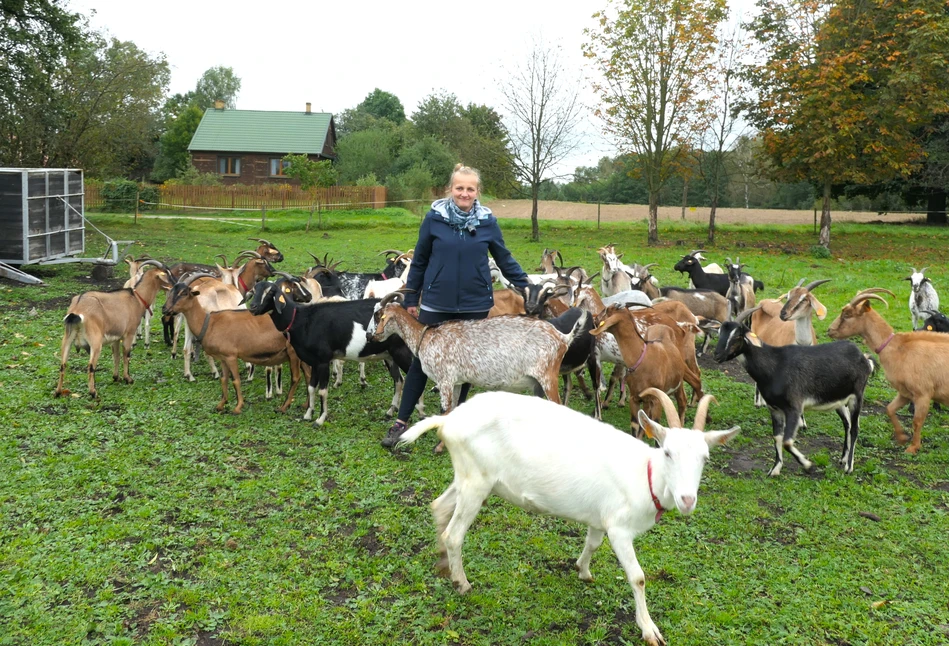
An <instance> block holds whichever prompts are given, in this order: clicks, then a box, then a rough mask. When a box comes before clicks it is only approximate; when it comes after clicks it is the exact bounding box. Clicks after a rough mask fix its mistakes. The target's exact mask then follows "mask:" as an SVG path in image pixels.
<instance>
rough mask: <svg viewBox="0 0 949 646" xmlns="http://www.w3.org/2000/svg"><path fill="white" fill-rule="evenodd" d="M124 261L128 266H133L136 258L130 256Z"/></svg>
mask: <svg viewBox="0 0 949 646" xmlns="http://www.w3.org/2000/svg"><path fill="white" fill-rule="evenodd" d="M122 260H123V261H124V262H125V263H126V264H128V265H131V264H132V263H133V262H135V258H133V257H132V256H130V255H129V256H125V258H122Z"/></svg>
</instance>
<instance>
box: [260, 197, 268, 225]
mask: <svg viewBox="0 0 949 646" xmlns="http://www.w3.org/2000/svg"><path fill="white" fill-rule="evenodd" d="M266 228H267V202H264V203H263V204H261V205H260V230H261V231H263V230H265V229H266Z"/></svg>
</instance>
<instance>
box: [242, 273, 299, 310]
mask: <svg viewBox="0 0 949 646" xmlns="http://www.w3.org/2000/svg"><path fill="white" fill-rule="evenodd" d="M237 282H238V284H240V286H241V289H243V290H244V293H245V294H246V293H247V292H249V291H250V289H248V287H247V283H245V282H244V279H243V278H242V277H241V275H240V274H237ZM294 313H296V310H294Z"/></svg>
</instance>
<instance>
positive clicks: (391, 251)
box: [376, 249, 402, 256]
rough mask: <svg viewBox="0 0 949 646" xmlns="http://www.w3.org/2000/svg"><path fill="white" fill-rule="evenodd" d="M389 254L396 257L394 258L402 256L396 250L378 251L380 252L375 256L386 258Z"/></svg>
mask: <svg viewBox="0 0 949 646" xmlns="http://www.w3.org/2000/svg"><path fill="white" fill-rule="evenodd" d="M389 254H393V255H396V256H401V255H402V252H401V251H399V250H397V249H386V250H385V251H380V252H379V253H377V254H376V255H377V256H388V255H389Z"/></svg>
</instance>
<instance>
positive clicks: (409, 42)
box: [68, 0, 751, 172]
mask: <svg viewBox="0 0 949 646" xmlns="http://www.w3.org/2000/svg"><path fill="white" fill-rule="evenodd" d="M739 1H740V2H741V3H742V4H746V5H748V6H750V5H751V0H739ZM733 2H734V0H733ZM68 4H69V7H70V9H71V10H73V11H76V12H79V13H81V14H84V15H86V16H87V17H88V18H89V20H90V24H91V26H92V27H93V28H94V29H96V30H97V31H102V32H105V33H107V34H109V35H111V36H114V37H116V38H118V39H120V40H129V41H132V42H134V43H135V44H136V45H137V46H138V47H140V48H141V49H143V50H145V51H147V52H149V53H151V54H158V53H164V55H165V57H166V58H167V60H168V63H169V65H170V67H171V84H170V88H169V89H170V92H171V93H172V94H174V93H178V92H180V93H184V92H187V91H189V90H192V89H194V87H195V84H196V83H197V81H198V78H199V77H200V76H201V74H202V73H203V72H204V71H205V70H207V69H209V68H211V67H215V66H219V65H220V66H225V67H231V68H233V70H234V73H235V74H236V75H237V76H238V77H239V78H240V79H241V92H240V95H239V96H238V97H237V108H238V109H242V110H303V109H304V108H305V105H306V102H307V101H309V102H311V103H312V104H313V110H315V111H320V112H331V113H334V114H335V113H339V112H341V111H342V110H345V109H347V108H352V107H355V106H356V105H357V104H358V103H360V102H361V101H362V100H363V99H365V98H366V95H368V94H369V93H370V92H372V91H373V90H374V89H375V88H377V87H378V88H379V89H382V90H385V91H387V92H391V93H392V94H395V95H396V96H397V97H399V99H400V100H401V101H402V105H404V106H405V111H406V114H407V115H409V116H411V114H412V112H414V110H415V108H416V107H417V106H418V104H419V102H420V101H421V100H422V99H424V98H425V97H426V96H428V95H430V94H432V93H433V92H439V91H447V92H450V93H453V94H454V95H455V96H457V97H458V100H459V102H460V103H461V104H462V105H466V104H468V103H478V104H487V105H489V106H491V107H493V108H495V109H497V110H498V112H499V113H502V115H503V112H504V111H503V109H502V106H503V97H502V96H501V94H500V93H499V92H498V90H497V83H498V81H499V80H501V79H503V78H504V77H505V73H506V71H508V70H512V69H516V68H517V66H518V65H519V63H520V62H521V61H523V60H524V59H525V52H526V51H527V50H528V49H529V46H530V44H531V39H532V36H539V37H541V38H543V40H544V42H546V43H549V44H553V43H558V44H559V45H560V46H561V47H562V53H561V60H562V61H563V62H564V64H565V67H567V68H568V70H569V73H570V74H572V75H573V76H574V78H576V83H577V86H578V87H579V88H580V89H581V94H580V96H581V99H582V100H583V102H584V103H585V104H588V105H592V104H594V103H595V101H596V97H595V96H594V95H593V93H592V91H591V90H590V89H589V87H590V84H589V81H588V80H587V79H586V78H585V76H584V59H583V57H582V55H581V53H580V46H581V44H582V43H583V42H584V37H583V29H584V28H585V27H591V26H592V25H593V20H592V18H591V16H592V15H593V13H594V12H596V11H599V10H600V9H602V8H604V7H605V5H606V2H605V0H567V1H564V2H558V3H542V2H537V1H526V0H480V1H476V2H444V1H439V2H435V1H433V0H409V1H408V2H391V1H387V2H380V1H378V0H355V1H353V0H350V1H346V0H343V1H342V2H332V3H330V2H326V1H325V0H324V1H322V2H314V1H313V0H306V1H304V0H282V1H281V2H274V3H272V4H271V3H263V4H257V3H249V2H229V3H225V2H202V1H200V0H189V1H185V0H163V1H161V2H155V1H154V0H152V1H149V2H145V1H144V0H68ZM583 141H584V144H583V146H582V147H581V149H580V150H578V151H577V152H576V153H575V155H573V156H572V157H571V158H570V159H569V160H567V162H566V163H565V164H564V166H563V168H562V171H563V172H569V171H572V170H573V168H574V167H575V166H579V165H583V166H593V165H595V164H596V162H597V160H598V159H599V158H600V157H602V156H603V155H609V154H613V147H612V146H611V144H610V142H609V141H607V140H605V139H604V138H603V137H602V135H600V128H599V125H598V124H597V123H596V122H595V120H594V118H593V117H592V116H590V117H588V118H587V119H586V124H585V133H584V137H583Z"/></svg>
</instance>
